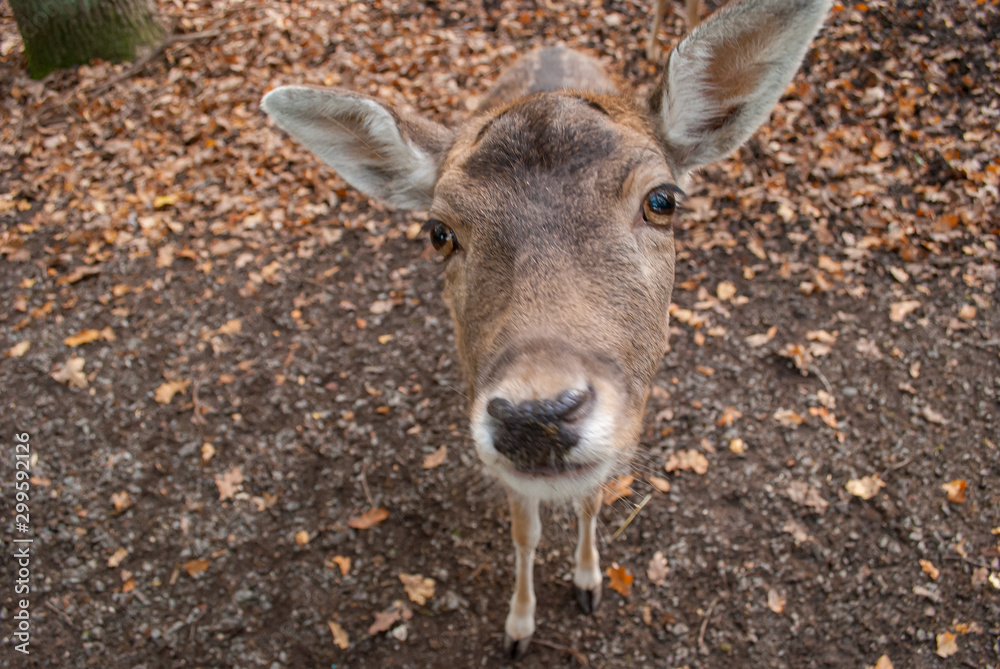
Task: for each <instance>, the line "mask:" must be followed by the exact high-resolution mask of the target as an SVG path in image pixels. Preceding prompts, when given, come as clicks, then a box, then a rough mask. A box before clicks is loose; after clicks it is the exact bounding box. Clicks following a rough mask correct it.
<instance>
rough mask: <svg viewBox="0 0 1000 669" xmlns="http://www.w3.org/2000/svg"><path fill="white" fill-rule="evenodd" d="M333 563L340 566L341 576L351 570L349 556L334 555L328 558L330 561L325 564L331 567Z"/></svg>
mask: <svg viewBox="0 0 1000 669" xmlns="http://www.w3.org/2000/svg"><path fill="white" fill-rule="evenodd" d="M333 565H337V567H339V568H340V575H341V576H347V573H348V572H349V571H351V558H349V557H344V556H343V555H334V556H333V557H332V558H330V563H329V564H328V565H327V566H328V567H330V568H331V569H332V568H333Z"/></svg>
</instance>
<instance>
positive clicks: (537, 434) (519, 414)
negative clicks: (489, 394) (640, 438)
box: [486, 387, 594, 469]
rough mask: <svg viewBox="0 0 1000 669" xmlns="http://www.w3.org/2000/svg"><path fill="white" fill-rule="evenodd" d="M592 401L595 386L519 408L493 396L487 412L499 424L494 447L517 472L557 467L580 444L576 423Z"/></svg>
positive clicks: (494, 438)
mask: <svg viewBox="0 0 1000 669" xmlns="http://www.w3.org/2000/svg"><path fill="white" fill-rule="evenodd" d="M593 398H594V389H593V387H589V388H587V390H578V389H571V390H565V391H563V392H562V393H560V394H559V396H558V397H557V398H556V399H554V400H528V401H526V402H521V403H520V404H518V405H516V406H515V405H514V404H513V403H512V402H510V401H509V400H506V399H503V398H501V397H494V398H493V399H491V400H490V401H489V403H488V404H487V405H486V413H488V414H489V415H490V416H492V417H493V418H494V419H496V421H497V426H496V429H495V430H494V433H493V444H494V446H496V449H497V450H498V451H499V452H500V453H502V454H503V455H505V456H506V457H507V458H509V459H510V461H511V462H512V463H513V464H514V466H515V467H517V468H518V469H533V468H538V467H558V466H559V465H560V464H561V463H562V462H563V460H564V459H565V457H566V456H567V455H568V454H569V452H570V451H571V450H572V449H573V447H574V446H576V445H577V444H578V443H579V442H580V435H579V434H578V433H577V431H576V429H575V428H574V423H576V422H577V421H579V420H580V418H582V417H583V416H584V415H585V413H586V412H587V411H588V409H589V407H590V405H591V403H592V401H593Z"/></svg>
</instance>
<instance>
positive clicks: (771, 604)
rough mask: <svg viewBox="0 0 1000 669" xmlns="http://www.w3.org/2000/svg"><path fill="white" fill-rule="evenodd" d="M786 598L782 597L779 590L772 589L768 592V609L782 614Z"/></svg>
mask: <svg viewBox="0 0 1000 669" xmlns="http://www.w3.org/2000/svg"><path fill="white" fill-rule="evenodd" d="M785 604H787V602H786V601H785V598H784V597H782V596H781V595H780V594H779V593H778V591H777V590H775V589H774V588H771V589H770V590H768V591H767V608H769V609H771V610H772V611H774V612H775V613H781V612H782V611H784V610H785Z"/></svg>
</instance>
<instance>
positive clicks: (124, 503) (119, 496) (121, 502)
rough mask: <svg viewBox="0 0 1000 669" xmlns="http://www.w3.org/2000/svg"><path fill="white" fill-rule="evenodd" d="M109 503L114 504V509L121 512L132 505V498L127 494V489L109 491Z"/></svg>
mask: <svg viewBox="0 0 1000 669" xmlns="http://www.w3.org/2000/svg"><path fill="white" fill-rule="evenodd" d="M111 503H112V504H114V506H115V511H117V512H119V513H121V512H122V511H124V510H125V509H127V508H128V507H129V506H131V505H132V498H130V497H129V496H128V490H122V491H121V492H115V493H111Z"/></svg>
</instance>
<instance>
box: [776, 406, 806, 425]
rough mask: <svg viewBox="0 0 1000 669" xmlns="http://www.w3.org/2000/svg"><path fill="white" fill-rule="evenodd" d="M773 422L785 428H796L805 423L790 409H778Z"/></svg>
mask: <svg viewBox="0 0 1000 669" xmlns="http://www.w3.org/2000/svg"><path fill="white" fill-rule="evenodd" d="M774 420H776V421H778V422H779V423H781V424H782V425H784V426H785V427H796V426H798V425H802V423H804V422H805V420H806V419H805V418H804V417H803V416H800V415H799V414H797V413H795V412H794V411H792V410H791V409H778V410H777V411H775V412H774Z"/></svg>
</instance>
